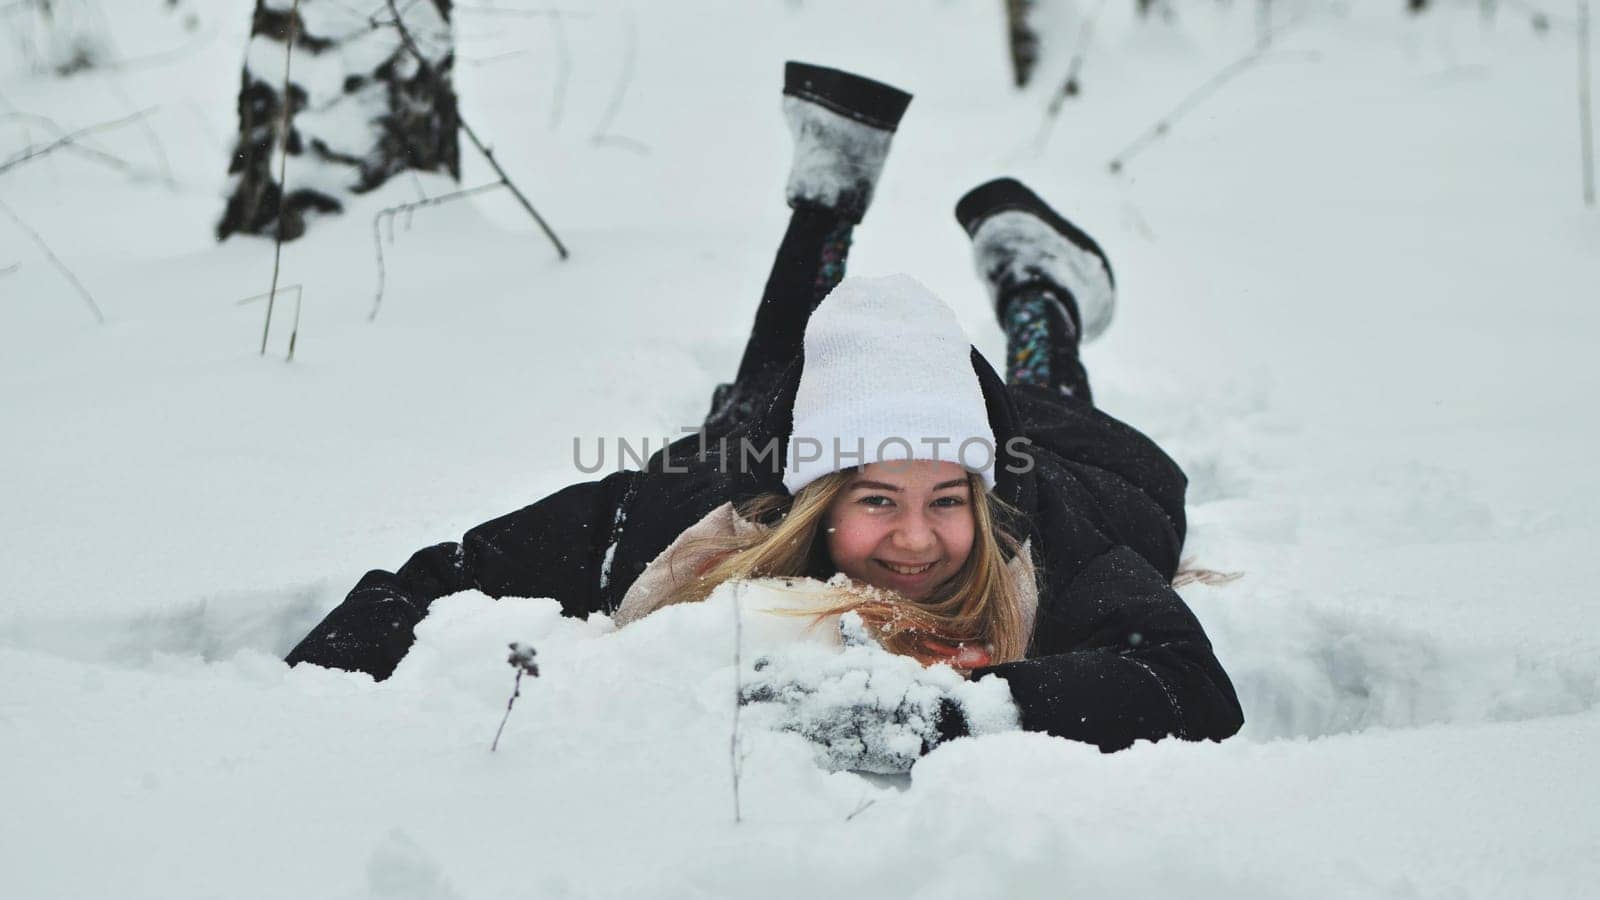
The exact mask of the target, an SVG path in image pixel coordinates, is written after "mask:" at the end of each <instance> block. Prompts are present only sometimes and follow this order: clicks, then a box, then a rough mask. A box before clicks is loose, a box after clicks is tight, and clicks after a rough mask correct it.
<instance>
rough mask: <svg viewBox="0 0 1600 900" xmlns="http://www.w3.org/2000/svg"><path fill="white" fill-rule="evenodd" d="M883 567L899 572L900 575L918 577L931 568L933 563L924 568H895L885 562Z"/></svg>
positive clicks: (893, 565) (895, 566)
mask: <svg viewBox="0 0 1600 900" xmlns="http://www.w3.org/2000/svg"><path fill="white" fill-rule="evenodd" d="M884 565H885V566H888V567H889V568H890V569H893V570H894V571H896V572H899V573H900V574H901V575H920V574H922V573H923V572H926V571H928V570H929V569H931V568H933V563H928V564H927V565H925V566H897V565H895V564H894V563H890V562H886V563H884Z"/></svg>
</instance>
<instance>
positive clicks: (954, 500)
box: [933, 496, 967, 507]
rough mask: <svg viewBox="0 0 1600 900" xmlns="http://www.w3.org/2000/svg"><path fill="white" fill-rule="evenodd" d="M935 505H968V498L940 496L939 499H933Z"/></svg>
mask: <svg viewBox="0 0 1600 900" xmlns="http://www.w3.org/2000/svg"><path fill="white" fill-rule="evenodd" d="M933 505H934V506H944V507H953V506H966V505H967V498H965V497H953V496H952V497H940V498H939V499H937V500H935V501H933Z"/></svg>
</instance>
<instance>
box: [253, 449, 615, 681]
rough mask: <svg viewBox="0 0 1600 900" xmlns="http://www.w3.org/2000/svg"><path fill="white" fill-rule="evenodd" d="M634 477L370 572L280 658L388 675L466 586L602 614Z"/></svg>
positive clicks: (580, 490)
mask: <svg viewBox="0 0 1600 900" xmlns="http://www.w3.org/2000/svg"><path fill="white" fill-rule="evenodd" d="M638 474H639V473H637V472H633V471H623V472H617V473H615V474H612V475H610V476H608V477H606V478H604V479H602V480H600V481H592V482H587V483H584V484H575V485H573V486H571V487H568V488H565V489H564V490H561V491H558V492H556V493H554V494H551V495H550V496H548V497H546V498H544V499H543V500H540V501H539V502H537V503H534V504H533V505H531V506H527V507H524V508H522V509H520V510H517V511H516V512H514V513H511V514H509V515H505V516H501V517H500V518H498V519H494V520H491V521H489V522H485V523H484V524H482V525H479V526H478V527H476V528H474V529H472V530H471V531H468V532H467V533H466V535H465V536H464V537H463V538H462V539H461V542H460V543H455V542H448V543H443V544H435V545H434V546H432V547H427V548H425V549H422V550H419V551H417V552H416V553H414V554H412V556H411V558H410V559H409V560H407V561H406V564H405V565H403V566H401V567H400V568H399V570H397V571H395V572H385V571H382V570H374V571H371V572H368V573H367V574H366V575H365V576H364V577H363V578H362V579H361V581H360V582H358V583H357V584H356V586H355V588H354V589H353V590H351V591H350V593H349V594H348V595H347V596H346V597H345V599H344V602H343V603H341V604H339V605H338V606H337V607H335V608H334V610H333V611H332V612H330V613H328V615H327V617H326V618H324V619H323V620H322V622H321V623H320V624H319V625H317V627H315V628H313V629H311V633H310V634H307V635H306V636H305V638H304V639H303V640H301V641H300V643H299V644H298V645H297V646H296V647H295V648H294V649H293V650H292V651H290V653H289V655H288V656H287V657H286V658H285V660H284V661H285V662H287V663H289V664H290V665H296V664H298V663H303V662H304V663H312V664H314V665H319V666H327V667H329V668H334V669H347V670H349V671H353V672H366V673H367V674H369V675H371V676H372V677H373V678H376V679H379V680H382V679H384V678H388V677H389V675H390V674H391V673H393V672H394V669H395V666H397V665H399V663H400V659H401V658H402V657H404V656H405V655H406V652H407V651H408V650H410V649H411V644H412V641H414V640H415V635H414V629H415V628H416V625H417V623H418V622H421V621H422V618H423V617H424V616H426V615H427V614H428V606H429V605H430V604H431V603H433V601H434V600H436V599H438V598H440V597H444V596H448V595H450V594H454V593H458V592H460V591H465V590H479V591H482V592H483V593H485V594H487V595H489V596H491V597H496V598H499V597H510V596H516V597H554V598H555V599H556V600H558V601H560V603H561V611H562V612H563V613H565V614H566V615H570V616H585V615H588V614H589V613H591V612H595V611H604V610H605V608H606V601H605V599H604V597H605V590H604V585H602V581H603V578H602V574H603V571H604V568H605V564H606V555H607V550H608V548H609V546H610V544H611V539H612V533H613V531H614V530H615V528H616V524H617V522H618V521H619V518H620V516H619V513H620V511H621V510H622V507H623V505H624V504H626V502H627V500H628V498H629V495H630V488H631V487H632V484H633V479H634V478H635V477H637V476H638Z"/></svg>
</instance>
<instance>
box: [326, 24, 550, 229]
mask: <svg viewBox="0 0 1600 900" xmlns="http://www.w3.org/2000/svg"><path fill="white" fill-rule="evenodd" d="M384 2H385V3H387V4H388V6H389V12H390V14H391V15H393V16H394V27H395V30H396V31H398V32H399V33H400V40H401V41H402V42H403V43H404V44H405V46H406V49H407V50H408V51H410V53H411V55H412V57H413V58H415V59H416V61H417V65H418V66H419V67H420V68H421V69H422V71H423V72H424V73H425V74H426V75H427V76H428V78H430V79H434V78H437V77H438V76H437V75H436V74H434V71H433V65H432V64H431V63H429V62H428V57H427V56H425V55H423V53H422V51H421V50H420V49H418V47H417V42H416V41H415V40H413V39H412V37H411V32H410V30H408V29H407V28H406V23H405V22H403V21H401V16H400V11H399V9H397V8H396V7H395V5H394V3H395V0H384ZM299 3H300V0H295V5H296V6H298V5H299ZM456 118H457V120H458V121H459V122H460V123H461V130H462V131H464V132H466V133H467V139H468V140H470V141H472V146H474V147H477V148H478V152H479V153H482V154H483V158H484V159H485V160H487V161H488V163H489V168H491V169H494V172H495V174H496V175H499V176H500V181H501V183H502V184H504V185H505V186H506V188H507V189H508V190H510V191H511V194H512V196H514V197H516V198H517V202H518V203H521V204H522V208H523V209H525V210H527V211H528V215H530V216H532V217H533V221H534V222H535V223H537V224H538V226H539V228H540V229H542V230H543V231H544V234H545V237H548V238H549V239H550V243H552V244H554V245H555V247H556V253H557V254H558V255H559V256H560V257H561V258H562V259H566V258H567V256H568V254H567V248H566V246H565V245H564V244H562V243H561V239H560V238H558V237H556V233H555V232H554V231H552V230H551V229H550V225H549V224H548V223H546V222H545V220H544V217H543V216H541V215H539V211H538V210H536V209H534V208H533V204H532V203H529V202H528V198H527V197H525V196H523V193H522V191H520V190H518V189H517V186H516V184H515V183H513V182H512V180H511V176H509V175H507V174H506V170H505V169H503V168H501V167H500V163H499V161H498V160H496V159H495V158H494V151H493V150H490V149H489V148H488V147H487V146H485V145H484V143H483V141H481V140H479V139H478V133H477V132H476V131H474V130H473V129H472V126H471V125H470V124H468V123H467V118H466V116H463V115H460V113H459V111H458V112H457V116H456Z"/></svg>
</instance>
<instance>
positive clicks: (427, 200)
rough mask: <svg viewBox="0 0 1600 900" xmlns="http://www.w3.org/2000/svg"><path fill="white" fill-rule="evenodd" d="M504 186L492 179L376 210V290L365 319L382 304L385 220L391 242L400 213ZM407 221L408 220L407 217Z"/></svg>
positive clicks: (370, 318) (375, 315) (374, 315)
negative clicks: (370, 310)
mask: <svg viewBox="0 0 1600 900" xmlns="http://www.w3.org/2000/svg"><path fill="white" fill-rule="evenodd" d="M504 186H505V182H504V181H494V182H490V183H489V184H480V185H478V186H477V187H472V188H466V189H465V190H460V191H452V192H451V193H448V194H440V195H439V196H437V197H424V198H423V199H421V200H417V201H414V202H411V203H402V204H400V205H399V206H391V207H389V208H387V209H380V210H378V213H377V215H375V216H373V217H372V244H373V246H374V247H375V248H376V249H377V251H378V291H377V293H376V294H375V295H374V296H373V298H372V312H370V313H368V314H367V321H368V322H371V321H374V320H376V319H377V318H378V309H379V308H380V307H381V306H383V288H384V285H385V284H386V283H387V282H388V276H387V273H386V270H385V267H384V264H383V223H384V222H385V221H387V222H388V223H389V229H390V231H389V240H390V241H391V242H392V241H393V240H394V217H395V216H397V215H399V214H401V213H405V214H406V215H408V216H409V215H410V214H411V213H413V212H415V211H416V210H418V209H421V208H423V207H425V206H438V205H439V204H441V203H448V202H449V201H451V200H459V199H461V198H462V197H470V196H472V195H473V194H482V193H485V192H487V191H492V190H495V189H496V188H501V187H504ZM407 221H408V222H409V219H408V220H407Z"/></svg>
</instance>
